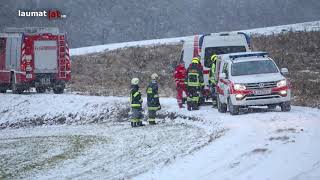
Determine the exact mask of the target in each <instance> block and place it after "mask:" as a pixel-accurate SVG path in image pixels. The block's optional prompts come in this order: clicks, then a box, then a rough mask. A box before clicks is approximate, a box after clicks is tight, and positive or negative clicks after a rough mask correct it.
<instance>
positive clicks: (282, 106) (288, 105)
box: [280, 101, 291, 112]
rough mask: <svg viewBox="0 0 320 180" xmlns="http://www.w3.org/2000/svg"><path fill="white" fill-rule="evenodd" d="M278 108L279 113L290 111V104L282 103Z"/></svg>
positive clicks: (288, 102)
mask: <svg viewBox="0 0 320 180" xmlns="http://www.w3.org/2000/svg"><path fill="white" fill-rule="evenodd" d="M280 107H281V111H283V112H288V111H290V110H291V103H290V101H287V102H283V103H281V104H280Z"/></svg>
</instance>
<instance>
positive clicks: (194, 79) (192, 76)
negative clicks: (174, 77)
mask: <svg viewBox="0 0 320 180" xmlns="http://www.w3.org/2000/svg"><path fill="white" fill-rule="evenodd" d="M185 84H186V85H187V86H188V87H202V86H204V80H203V71H202V68H200V66H199V63H195V62H192V63H191V64H190V65H189V67H188V70H187V77H186V79H185Z"/></svg>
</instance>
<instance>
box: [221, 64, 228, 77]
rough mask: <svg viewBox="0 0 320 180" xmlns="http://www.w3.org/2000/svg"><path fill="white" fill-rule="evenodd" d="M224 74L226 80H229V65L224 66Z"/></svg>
mask: <svg viewBox="0 0 320 180" xmlns="http://www.w3.org/2000/svg"><path fill="white" fill-rule="evenodd" d="M222 73H225V74H226V79H229V69H228V63H224V64H223V68H222Z"/></svg>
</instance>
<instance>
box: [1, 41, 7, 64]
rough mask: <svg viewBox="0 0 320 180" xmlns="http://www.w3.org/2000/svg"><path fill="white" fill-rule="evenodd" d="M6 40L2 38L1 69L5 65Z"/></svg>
mask: <svg viewBox="0 0 320 180" xmlns="http://www.w3.org/2000/svg"><path fill="white" fill-rule="evenodd" d="M5 42H6V41H5V39H4V38H0V69H3V68H4V67H5V66H4V65H5Z"/></svg>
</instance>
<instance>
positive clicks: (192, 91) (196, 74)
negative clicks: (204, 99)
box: [185, 57, 204, 111]
mask: <svg viewBox="0 0 320 180" xmlns="http://www.w3.org/2000/svg"><path fill="white" fill-rule="evenodd" d="M199 63H200V59H199V57H194V58H193V59H192V62H191V64H190V65H189V67H188V70H187V76H186V79H185V84H186V85H187V92H188V93H187V95H188V98H187V108H188V110H189V111H191V110H199V99H200V93H201V91H202V89H203V87H204V81H203V71H202V69H201V68H200V66H199Z"/></svg>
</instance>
